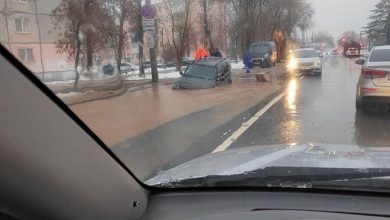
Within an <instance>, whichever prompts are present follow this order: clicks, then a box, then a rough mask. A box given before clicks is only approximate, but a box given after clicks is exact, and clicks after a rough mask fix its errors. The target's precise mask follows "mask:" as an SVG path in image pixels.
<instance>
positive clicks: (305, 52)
mask: <svg viewBox="0 0 390 220" xmlns="http://www.w3.org/2000/svg"><path fill="white" fill-rule="evenodd" d="M287 68H288V70H289V72H290V73H295V74H297V73H299V74H305V73H306V74H314V75H318V76H321V75H322V62H321V58H320V57H319V55H318V53H317V52H316V51H315V50H314V49H311V48H305V49H297V50H294V51H293V52H292V56H291V57H290V60H289V62H288V64H287Z"/></svg>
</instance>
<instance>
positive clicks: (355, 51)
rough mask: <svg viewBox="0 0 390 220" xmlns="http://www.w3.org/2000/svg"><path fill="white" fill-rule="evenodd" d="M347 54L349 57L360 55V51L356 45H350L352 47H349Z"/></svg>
mask: <svg viewBox="0 0 390 220" xmlns="http://www.w3.org/2000/svg"><path fill="white" fill-rule="evenodd" d="M345 55H346V56H347V57H352V56H360V53H359V50H358V49H357V48H356V47H350V48H348V50H347V52H345Z"/></svg>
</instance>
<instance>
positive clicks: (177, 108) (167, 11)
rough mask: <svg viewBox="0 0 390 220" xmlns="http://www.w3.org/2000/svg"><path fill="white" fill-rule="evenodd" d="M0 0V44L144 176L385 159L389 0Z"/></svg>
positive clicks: (295, 175)
mask: <svg viewBox="0 0 390 220" xmlns="http://www.w3.org/2000/svg"><path fill="white" fill-rule="evenodd" d="M0 3H1V4H0V28H1V30H2V31H1V33H0V44H1V46H2V47H4V48H6V49H7V50H8V51H9V52H10V53H11V54H12V55H13V56H14V57H15V58H17V60H18V61H19V62H20V63H19V64H21V65H24V66H25V67H26V68H28V69H29V70H31V73H32V74H33V75H34V76H35V77H36V78H38V79H40V81H41V82H43V84H44V85H45V86H47V87H48V88H50V90H51V91H52V92H53V94H55V95H56V96H57V97H59V98H60V100H61V101H62V102H63V103H65V104H66V105H67V106H68V107H69V109H70V110H71V111H73V112H74V113H75V115H77V116H78V117H79V118H80V119H81V121H83V122H84V123H85V124H86V125H87V126H88V127H89V128H90V129H91V130H92V131H93V132H94V133H95V134H96V136H97V137H99V138H100V140H102V141H103V143H104V144H105V145H106V146H107V148H108V149H110V150H111V151H112V152H113V153H114V154H115V155H116V156H117V157H118V158H119V160H121V161H122V162H123V164H124V165H126V166H127V167H128V168H129V170H130V171H131V172H132V173H134V176H135V177H137V178H138V179H139V180H140V181H142V182H144V183H145V184H149V185H154V186H158V187H173V188H175V187H182V186H185V187H199V186H209V187H213V186H218V184H222V185H223V186H228V187H234V186H245V185H246V184H247V185H249V186H262V187H264V186H265V187H267V186H269V187H283V186H290V187H293V188H296V187H299V183H302V184H303V185H302V186H305V187H320V186H319V185H318V184H314V181H325V182H326V181H333V180H337V179H339V180H340V178H341V179H343V180H350V179H359V178H360V179H364V178H379V174H381V173H382V175H385V174H387V169H389V168H390V113H389V103H390V92H389V91H390V80H389V79H390V78H389V74H388V73H389V72H390V64H389V65H388V64H386V63H385V62H390V49H388V46H386V45H388V44H389V42H390V39H388V37H387V36H389V31H388V30H389V28H388V20H389V19H388V15H389V14H390V7H389V5H390V0H342V1H336V0H327V1H324V0H163V1H162V0H151V1H149V0H99V1H90V0H2V1H0ZM366 48H367V49H368V50H369V51H374V52H373V54H372V55H369V54H368V53H369V52H368V51H366V52H364V53H363V52H361V49H363V50H364V49H366ZM270 50H272V53H269V52H270ZM329 51H331V52H330V53H329ZM332 51H333V52H332ZM317 52H318V54H317ZM324 52H326V53H324ZM359 52H360V53H359ZM261 54H263V55H264V56H263V55H261ZM360 54H362V55H360ZM260 55H261V56H260ZM361 56H367V57H368V56H370V58H369V61H370V62H367V63H364V64H363V65H358V64H356V61H357V60H359V61H358V62H357V63H362V60H360V59H361V58H360V57H361ZM300 58H308V59H300ZM310 58H315V59H310ZM375 62H381V63H375ZM20 89H23V88H20ZM10 95H11V96H12V94H10ZM38 104H39V103H37V105H38ZM0 105H1V101H0ZM65 112H67V111H65ZM0 123H1V122H0ZM59 126H61V125H60V124H59ZM53 132H56V131H55V130H53ZM63 135H64V138H63V139H64V141H66V140H67V138H68V137H67V135H66V134H63ZM80 147H81V148H82V147H83V146H80ZM64 156H66V155H64ZM102 172H104V170H102ZM245 175H247V176H246V177H245ZM343 175H344V177H343ZM249 177H250V178H249ZM229 178H230V179H229ZM348 178H349V179H348ZM315 183H318V182H315ZM323 183H324V182H321V186H323ZM256 184H257V185H256ZM326 184H327V183H325V185H326ZM338 184H345V186H348V187H350V189H351V190H353V189H354V187H353V184H350V183H349V182H348V181H339V182H338ZM382 185H383V186H384V188H386V189H387V190H388V189H390V187H389V186H390V184H382ZM375 186H376V185H375V184H373V185H370V184H366V185H364V186H362V188H363V189H371V188H373V187H375ZM348 187H346V188H348ZM382 190H383V189H382Z"/></svg>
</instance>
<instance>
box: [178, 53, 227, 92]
mask: <svg viewBox="0 0 390 220" xmlns="http://www.w3.org/2000/svg"><path fill="white" fill-rule="evenodd" d="M222 82H228V83H232V72H231V66H230V63H229V62H228V61H226V60H225V59H222V58H217V57H210V58H205V59H201V60H199V61H196V62H194V63H192V64H190V65H189V66H188V68H187V69H186V71H185V72H184V73H183V74H182V76H181V77H180V78H179V79H177V81H176V82H175V84H174V85H173V86H172V89H210V88H214V87H215V86H217V85H219V84H220V83H222Z"/></svg>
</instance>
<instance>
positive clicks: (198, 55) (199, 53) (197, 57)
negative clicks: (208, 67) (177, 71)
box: [194, 47, 203, 61]
mask: <svg viewBox="0 0 390 220" xmlns="http://www.w3.org/2000/svg"><path fill="white" fill-rule="evenodd" d="M194 58H195V60H196V61H198V60H200V59H202V58H203V49H202V48H200V47H199V48H198V49H197V50H196V52H195V56H194Z"/></svg>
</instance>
